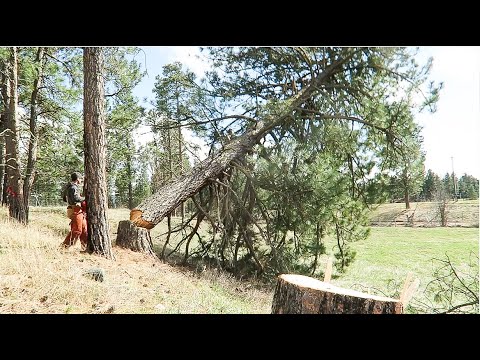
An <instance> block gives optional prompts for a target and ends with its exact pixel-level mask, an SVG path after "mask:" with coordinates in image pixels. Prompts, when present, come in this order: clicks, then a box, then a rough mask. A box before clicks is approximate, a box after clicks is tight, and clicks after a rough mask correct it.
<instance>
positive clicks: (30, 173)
mask: <svg viewBox="0 0 480 360" xmlns="http://www.w3.org/2000/svg"><path fill="white" fill-rule="evenodd" d="M44 52H45V49H44V48H43V47H39V48H38V51H37V57H36V59H35V61H36V63H37V66H38V73H37V77H36V78H35V80H34V81H33V91H32V95H31V97H30V140H29V142H28V160H27V169H26V173H25V181H24V183H23V196H24V201H25V215H26V219H27V222H28V214H29V206H28V205H29V201H30V189H31V188H32V185H33V182H34V181H35V172H34V170H35V164H36V162H37V147H38V125H37V98H38V90H39V89H40V87H41V86H42V76H43V57H44Z"/></svg>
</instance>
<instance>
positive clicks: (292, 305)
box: [272, 274, 403, 314]
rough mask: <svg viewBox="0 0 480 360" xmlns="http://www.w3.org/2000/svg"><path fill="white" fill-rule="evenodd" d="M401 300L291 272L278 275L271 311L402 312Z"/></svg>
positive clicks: (290, 312) (310, 312)
mask: <svg viewBox="0 0 480 360" xmlns="http://www.w3.org/2000/svg"><path fill="white" fill-rule="evenodd" d="M402 313H403V305H402V303H401V302H400V300H395V299H391V298H387V297H381V296H375V295H370V294H365V293H361V292H359V291H354V290H350V289H344V288H340V287H337V286H334V285H331V284H329V283H325V282H322V281H319V280H317V279H314V278H311V277H308V276H303V275H293V274H283V275H280V276H279V277H278V278H277V286H276V288H275V293H274V296H273V303H272V314H402Z"/></svg>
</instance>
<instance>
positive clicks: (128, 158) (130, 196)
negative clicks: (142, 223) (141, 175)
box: [126, 146, 133, 210]
mask: <svg viewBox="0 0 480 360" xmlns="http://www.w3.org/2000/svg"><path fill="white" fill-rule="evenodd" d="M127 148H128V151H129V152H128V153H127V156H126V163H127V176H128V208H129V209H130V210H132V209H133V185H132V178H133V175H132V156H131V154H130V147H129V146H128V147H127Z"/></svg>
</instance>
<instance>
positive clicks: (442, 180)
mask: <svg viewBox="0 0 480 360" xmlns="http://www.w3.org/2000/svg"><path fill="white" fill-rule="evenodd" d="M454 177H455V180H454ZM478 184H479V182H478V179H477V178H475V177H474V176H472V175H468V174H463V175H462V176H461V177H460V178H458V177H457V175H454V174H450V173H446V174H445V175H444V176H443V177H440V176H438V175H437V174H436V173H435V172H433V171H432V170H430V169H429V170H428V171H427V173H426V174H425V175H423V172H419V176H418V178H417V180H416V181H415V182H412V186H411V190H410V200H412V201H436V200H437V199H438V197H439V196H444V197H446V198H447V199H451V200H458V199H466V200H476V199H478V191H479V189H478ZM455 191H456V193H455ZM386 193H387V196H388V201H390V202H399V201H401V202H404V201H405V192H404V191H402V182H401V178H397V177H394V176H392V177H390V179H389V181H388V183H387V184H386Z"/></svg>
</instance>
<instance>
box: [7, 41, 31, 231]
mask: <svg viewBox="0 0 480 360" xmlns="http://www.w3.org/2000/svg"><path fill="white" fill-rule="evenodd" d="M8 65H9V69H8V71H7V73H8V81H7V84H8V89H7V93H8V97H9V98H8V115H7V117H6V124H5V125H6V126H5V164H6V174H7V192H8V198H9V200H8V205H9V206H8V211H9V215H10V216H11V217H13V218H15V219H17V220H18V221H19V222H21V223H22V224H26V223H27V218H26V213H25V204H24V200H23V181H22V176H21V174H20V160H19V151H18V133H17V101H18V94H17V86H18V76H17V70H18V60H17V48H16V47H12V48H11V49H10V59H9V63H8Z"/></svg>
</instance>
